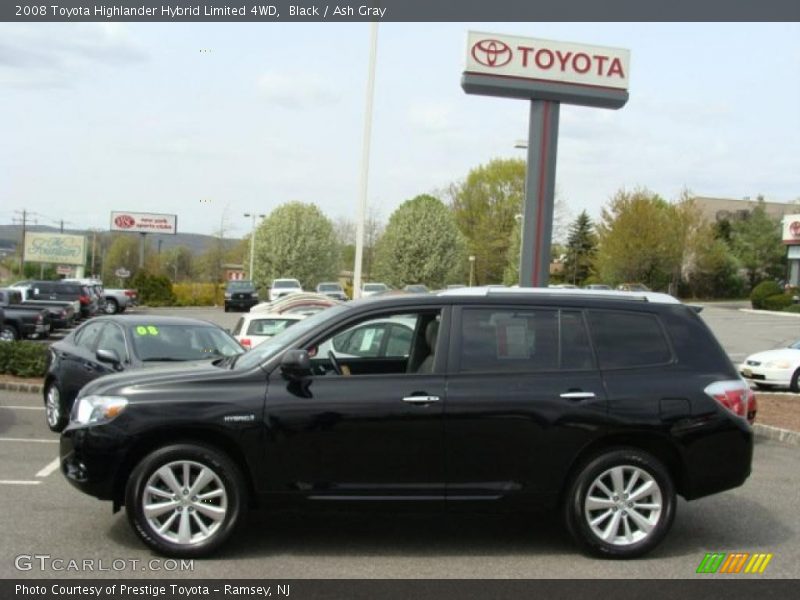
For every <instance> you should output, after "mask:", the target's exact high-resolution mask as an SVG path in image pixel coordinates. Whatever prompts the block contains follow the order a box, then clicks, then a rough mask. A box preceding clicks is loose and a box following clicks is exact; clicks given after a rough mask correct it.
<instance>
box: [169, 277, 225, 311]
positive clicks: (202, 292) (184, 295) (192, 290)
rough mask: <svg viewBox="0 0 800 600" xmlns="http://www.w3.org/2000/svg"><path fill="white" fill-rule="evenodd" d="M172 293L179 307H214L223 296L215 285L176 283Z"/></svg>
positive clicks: (173, 285)
mask: <svg viewBox="0 0 800 600" xmlns="http://www.w3.org/2000/svg"><path fill="white" fill-rule="evenodd" d="M172 291H173V292H174V294H175V304H176V305H177V306H214V305H215V304H216V303H217V302H218V299H219V298H221V297H222V295H223V292H220V291H218V286H217V285H216V284H213V283H174V284H172Z"/></svg>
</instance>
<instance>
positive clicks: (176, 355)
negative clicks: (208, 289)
mask: <svg viewBox="0 0 800 600" xmlns="http://www.w3.org/2000/svg"><path fill="white" fill-rule="evenodd" d="M128 332H129V335H130V337H131V339H132V340H133V350H134V352H135V353H136V356H138V357H139V360H141V361H142V362H157V361H185V360H203V359H213V358H220V357H227V356H236V355H237V354H241V353H242V352H244V350H243V349H242V347H241V346H240V345H239V344H238V343H236V340H234V339H233V338H232V337H231V336H229V335H228V334H227V333H225V332H224V331H223V330H221V329H220V328H219V327H214V326H211V325H192V324H188V325H187V324H185V323H181V324H179V325H178V324H176V325H158V326H155V325H147V324H146V322H142V324H139V325H131V326H130V327H129V328H128Z"/></svg>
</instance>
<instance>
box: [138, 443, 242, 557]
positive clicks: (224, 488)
mask: <svg viewBox="0 0 800 600" xmlns="http://www.w3.org/2000/svg"><path fill="white" fill-rule="evenodd" d="M244 494H245V491H244V485H243V478H242V476H241V473H240V471H239V468H238V467H237V466H236V464H235V463H233V462H232V461H231V460H230V459H229V458H228V457H227V456H226V455H224V454H222V453H221V452H219V451H218V450H216V449H214V448H211V447H208V446H201V445H194V444H180V445H175V446H167V447H165V448H161V449H159V450H156V451H155V452H153V453H152V454H150V455H149V456H147V457H146V458H145V459H144V460H143V461H142V462H141V463H139V465H138V466H137V467H136V469H134V471H133V473H132V474H131V478H130V480H129V481H128V486H127V490H126V506H127V512H128V519H129V521H130V523H131V525H132V526H133V528H134V530H135V531H136V533H137V534H138V535H139V537H141V538H142V540H143V541H144V542H145V543H147V544H148V545H149V546H151V547H152V548H154V549H155V550H157V551H158V552H160V553H162V554H166V555H170V556H184V557H194V556H201V555H205V554H208V553H210V552H211V551H213V550H214V549H215V548H217V547H218V546H219V545H220V544H222V543H223V542H224V541H225V539H227V537H228V536H229V535H230V534H231V533H232V532H233V530H234V529H235V527H236V525H237V524H238V523H239V521H240V520H241V517H242V514H243V512H244V506H245V504H244Z"/></svg>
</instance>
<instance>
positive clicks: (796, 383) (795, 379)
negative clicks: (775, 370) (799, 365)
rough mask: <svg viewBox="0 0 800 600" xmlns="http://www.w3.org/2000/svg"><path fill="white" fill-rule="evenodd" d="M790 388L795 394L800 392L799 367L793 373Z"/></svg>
mask: <svg viewBox="0 0 800 600" xmlns="http://www.w3.org/2000/svg"><path fill="white" fill-rule="evenodd" d="M789 390H790V391H792V392H794V393H795V394H800V369H797V370H796V371H795V372H794V375H792V379H791V381H790V382H789Z"/></svg>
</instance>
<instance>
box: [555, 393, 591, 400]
mask: <svg viewBox="0 0 800 600" xmlns="http://www.w3.org/2000/svg"><path fill="white" fill-rule="evenodd" d="M560 396H561V397H562V398H564V399H565V400H592V399H593V398H595V395H594V392H564V393H563V394H560Z"/></svg>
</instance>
